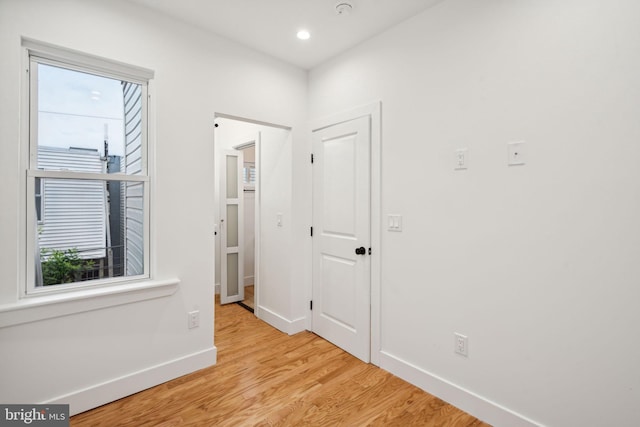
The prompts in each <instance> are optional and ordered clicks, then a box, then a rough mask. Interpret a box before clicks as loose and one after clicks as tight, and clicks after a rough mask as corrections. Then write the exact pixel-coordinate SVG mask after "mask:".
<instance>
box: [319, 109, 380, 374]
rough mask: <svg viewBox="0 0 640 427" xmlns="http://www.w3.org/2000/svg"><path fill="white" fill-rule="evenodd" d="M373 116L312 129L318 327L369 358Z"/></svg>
mask: <svg viewBox="0 0 640 427" xmlns="http://www.w3.org/2000/svg"><path fill="white" fill-rule="evenodd" d="M370 128H371V125H370V116H366V117H361V118H358V119H354V120H350V121H347V122H344V123H339V124H335V125H332V126H329V127H326V128H323V129H320V130H317V131H314V132H313V155H314V159H313V311H312V313H313V332H315V333H316V334H318V335H320V336H321V337H323V338H325V339H327V340H328V341H331V342H332V343H334V344H336V345H337V346H339V347H341V348H342V349H344V350H346V351H348V352H349V353H351V354H353V355H354V356H356V357H358V358H360V359H362V360H364V361H365V362H369V358H370V338H371V326H370V324H371V314H370V301H371V297H370V294H371V291H370V288H371V271H370V268H371V261H370V256H369V248H370V238H371V237H370V236H371V230H370V223H371V218H370V217H371V213H370V210H371V194H370V193H371V190H370V187H371V177H370V164H371V162H370V144H371V131H370Z"/></svg>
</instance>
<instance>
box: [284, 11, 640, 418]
mask: <svg viewBox="0 0 640 427" xmlns="http://www.w3.org/2000/svg"><path fill="white" fill-rule="evenodd" d="M638 16H640V3H638V2H637V1H634V0H618V1H615V2H603V1H600V0H565V1H535V0H516V1H512V0H510V1H504V0H484V1H476V0H447V1H445V2H443V3H440V4H439V5H437V6H436V7H434V8H433V9H431V10H428V11H426V12H425V13H423V14H421V15H418V16H416V17H414V18H412V19H411V20H409V21H407V22H405V23H404V24H401V25H400V26H398V27H395V28H394V29H392V30H390V31H388V32H386V33H384V34H382V35H380V36H378V37H376V38H375V39H373V40H370V41H368V42H366V43H364V44H362V45H360V46H359V47H357V48H355V49H354V50H351V51H350V52H348V53H346V54H343V55H341V56H339V57H337V58H336V59H334V60H332V61H330V62H329V63H327V64H325V65H322V66H320V67H318V68H316V69H314V70H312V72H311V73H310V88H309V90H310V117H311V118H312V119H313V118H318V117H323V116H327V115H330V114H333V113H335V112H340V111H343V110H348V109H350V108H352V107H355V106H359V105H362V104H367V103H369V102H372V101H374V100H377V99H380V100H382V117H383V119H382V128H383V135H382V145H383V152H382V158H383V160H382V162H383V163H382V174H383V178H382V180H383V182H382V204H383V206H382V211H383V212H382V213H383V215H387V214H392V213H397V214H402V215H403V216H404V222H403V225H404V230H403V232H402V233H390V232H387V231H383V235H382V248H380V249H381V250H382V294H381V301H382V313H381V319H382V330H381V340H382V351H383V355H384V357H383V360H384V361H386V362H385V363H384V364H383V366H386V367H387V368H388V369H391V370H392V371H394V372H396V373H399V374H402V375H403V376H405V377H406V378H409V379H411V380H412V381H413V382H415V383H417V384H423V385H424V384H436V385H439V387H440V388H439V389H433V390H431V391H434V392H437V393H440V394H441V395H446V396H447V398H448V399H449V400H452V401H453V403H455V404H460V405H461V406H463V407H464V408H466V409H467V410H469V411H471V412H472V413H476V414H479V415H481V416H483V417H485V419H486V416H487V414H488V416H489V417H493V419H492V420H489V421H493V422H494V423H495V424H496V425H516V423H521V424H522V425H526V424H527V422H526V421H525V418H529V419H531V420H534V421H535V422H537V423H540V424H543V425H549V426H603V425H616V426H635V425H640V412H639V411H638V402H640V365H639V364H638V360H640V342H639V341H638V340H637V339H636V338H637V337H638V325H639V324H640V310H638V307H637V305H638V301H639V300H640V287H639V286H638V283H640V270H639V269H638V259H637V258H638V254H639V253H640V252H639V250H638V248H639V247H640V227H638V218H639V217H640V199H639V197H638V195H639V194H640V172H639V171H638V166H637V159H638V158H639V157H640V120H639V119H638V118H639V116H640V56H639V55H638V52H639V51H640V26H638V23H637V17H638ZM513 140H526V143H527V157H528V159H527V165H525V166H520V167H507V165H506V160H507V150H506V144H507V142H509V141H513ZM463 147H466V148H468V149H469V169H468V170H466V171H454V170H453V166H454V150H455V149H456V148H463ZM301 176H306V175H304V174H301ZM296 178H297V176H296ZM454 332H460V333H463V334H465V335H467V336H468V337H469V357H468V358H463V357H459V356H457V355H455V354H454V353H453V333H454ZM441 380H442V381H441ZM456 387H459V388H461V389H462V390H460V389H456ZM456 390H457V391H456ZM466 392H468V393H466ZM473 394H475V395H476V396H473ZM477 397H479V398H480V399H477ZM482 400H485V401H489V406H493V408H494V409H495V410H494V411H492V410H486V405H484V406H483V405H482V404H481V403H479V402H480V401H482ZM485 403H486V402H485ZM499 406H502V407H504V408H506V409H507V410H508V411H513V412H515V413H517V414H520V416H521V417H520V420H519V421H513V419H511V420H512V421H513V422H507V421H505V420H507V419H510V418H509V415H508V414H507V413H506V412H505V413H503V414H500V412H501V410H500V409H499Z"/></svg>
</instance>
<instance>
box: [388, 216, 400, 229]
mask: <svg viewBox="0 0 640 427" xmlns="http://www.w3.org/2000/svg"><path fill="white" fill-rule="evenodd" d="M387 224H388V226H387V229H388V230H389V231H402V215H395V214H394V215H388V216H387Z"/></svg>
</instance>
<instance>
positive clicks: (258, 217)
mask: <svg viewBox="0 0 640 427" xmlns="http://www.w3.org/2000/svg"><path fill="white" fill-rule="evenodd" d="M213 118H214V122H215V120H216V119H218V118H221V119H229V120H235V121H238V122H244V123H249V124H254V125H259V126H265V127H268V128H274V129H283V130H286V131H288V132H289V136H288V138H291V133H292V131H293V128H292V127H291V126H286V125H280V124H276V123H271V122H265V121H261V120H255V119H249V118H246V117H241V116H236V115H233V114H225V113H219V112H216V113H214V115H213ZM217 126H218V125H217V124H216V127H217ZM258 136H259V137H258V138H257V140H256V207H255V208H256V211H255V215H256V217H255V219H256V222H255V239H256V240H255V261H254V262H255V268H254V280H255V284H256V286H255V292H256V293H255V295H254V298H255V301H254V304H255V307H254V314H255V315H256V317H257V318H259V319H261V320H265V319H264V313H263V312H262V310H261V309H260V296H261V295H260V294H261V291H260V284H259V281H260V279H261V277H260V273H261V267H260V266H261V251H262V241H261V234H262V230H261V227H262V225H261V218H262V211H261V205H262V195H261V191H262V185H261V181H262V150H263V149H266V148H265V145H264V144H263V143H262V137H261V135H258ZM213 143H214V147H217V145H216V144H218V143H219V141H216V133H215V132H214V138H213ZM267 146H268V144H267ZM234 148H236V149H237V148H239V147H238V146H235V147H234ZM215 152H216V150H215V148H214V164H215V161H216V160H215ZM215 174H216V177H217V176H218V171H217V169H216V172H215ZM217 216H219V215H217ZM218 232H220V230H218ZM221 261H222V260H221ZM265 321H267V323H270V324H272V323H271V322H269V321H268V320H265ZM272 326H273V324H272Z"/></svg>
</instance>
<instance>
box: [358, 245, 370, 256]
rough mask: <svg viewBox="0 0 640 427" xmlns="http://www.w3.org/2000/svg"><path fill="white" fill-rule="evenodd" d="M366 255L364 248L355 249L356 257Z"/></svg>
mask: <svg viewBox="0 0 640 427" xmlns="http://www.w3.org/2000/svg"><path fill="white" fill-rule="evenodd" d="M366 253H367V251H366V249H365V248H364V246H360V247H359V248H356V255H364V254H366Z"/></svg>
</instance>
